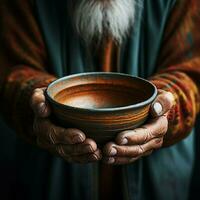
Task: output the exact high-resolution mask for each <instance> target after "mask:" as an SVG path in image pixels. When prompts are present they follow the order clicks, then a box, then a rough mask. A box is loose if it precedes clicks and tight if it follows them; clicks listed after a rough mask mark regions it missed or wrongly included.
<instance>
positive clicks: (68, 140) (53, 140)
mask: <svg viewBox="0 0 200 200" xmlns="http://www.w3.org/2000/svg"><path fill="white" fill-rule="evenodd" d="M33 129H34V132H35V134H36V135H37V137H39V138H40V139H41V140H43V141H45V142H47V143H49V144H78V143H82V142H84V141H85V138H86V136H85V134H84V133H83V132H82V131H81V130H79V129H75V128H68V129H65V128H62V127H59V126H56V125H54V124H53V123H51V122H50V120H49V119H42V118H36V119H35V122H34V127H33Z"/></svg>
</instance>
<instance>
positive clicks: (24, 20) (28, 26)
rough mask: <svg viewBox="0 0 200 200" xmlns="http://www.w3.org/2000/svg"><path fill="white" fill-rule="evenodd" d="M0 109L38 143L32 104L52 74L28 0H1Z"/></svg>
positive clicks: (51, 78) (15, 125)
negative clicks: (34, 90)
mask: <svg viewBox="0 0 200 200" xmlns="http://www.w3.org/2000/svg"><path fill="white" fill-rule="evenodd" d="M0 30H1V31H0V74H1V76H0V96H1V98H0V101H1V102H0V111H1V115H2V116H3V117H4V118H5V120H6V121H7V123H8V124H9V125H10V126H11V127H12V128H13V129H14V130H15V131H16V132H17V133H18V134H19V135H20V136H22V137H23V138H24V139H26V140H27V141H29V142H31V143H34V140H35V138H34V135H33V134H32V122H33V113H32V111H31V108H30V106H29V101H30V96H31V93H32V91H33V89H34V88H37V87H44V86H47V84H48V83H50V82H51V81H52V80H53V79H55V78H54V76H53V75H51V74H49V73H48V72H47V71H48V69H47V67H48V66H49V63H48V59H47V53H46V49H45V44H44V42H43V39H42V35H41V33H40V30H39V27H38V24H37V20H36V18H35V16H34V11H33V7H32V4H31V3H30V2H29V1H28V0H15V1H8V0H1V3H0Z"/></svg>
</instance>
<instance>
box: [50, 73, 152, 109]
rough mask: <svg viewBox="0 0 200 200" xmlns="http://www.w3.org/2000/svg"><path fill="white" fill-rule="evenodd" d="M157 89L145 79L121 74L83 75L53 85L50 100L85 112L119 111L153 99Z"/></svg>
mask: <svg viewBox="0 0 200 200" xmlns="http://www.w3.org/2000/svg"><path fill="white" fill-rule="evenodd" d="M154 93H155V87H154V86H153V85H152V84H151V83H149V82H148V81H146V80H143V79H140V78H138V77H132V76H128V75H123V74H118V73H84V74H78V75H72V76H67V77H64V78H61V79H58V80H56V81H55V82H53V83H51V84H50V85H49V87H48V89H47V94H48V95H49V96H50V98H51V99H52V100H54V101H56V102H57V103H59V104H62V105H67V106H71V107H76V108H84V109H105V108H118V107H124V106H130V105H135V104H138V103H142V102H144V101H147V100H148V99H150V98H151V97H152V96H153V95H154Z"/></svg>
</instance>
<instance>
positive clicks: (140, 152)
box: [133, 145, 144, 157]
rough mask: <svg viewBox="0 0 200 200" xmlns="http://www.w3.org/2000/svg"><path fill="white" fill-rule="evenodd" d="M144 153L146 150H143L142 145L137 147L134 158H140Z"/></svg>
mask: <svg viewBox="0 0 200 200" xmlns="http://www.w3.org/2000/svg"><path fill="white" fill-rule="evenodd" d="M143 152H144V149H143V147H142V145H137V146H136V150H135V152H134V154H133V156H135V157H136V156H139V155H141V154H143Z"/></svg>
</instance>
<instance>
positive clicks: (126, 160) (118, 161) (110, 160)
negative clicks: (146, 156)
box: [103, 157, 140, 165]
mask: <svg viewBox="0 0 200 200" xmlns="http://www.w3.org/2000/svg"><path fill="white" fill-rule="evenodd" d="M139 158H140V157H136V158H130V157H107V158H106V157H105V158H103V162H104V163H106V164H110V165H124V164H130V163H133V162H135V161H136V160H138V159H139Z"/></svg>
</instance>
